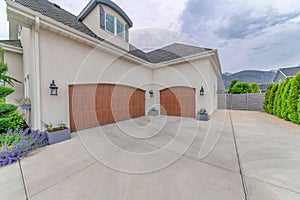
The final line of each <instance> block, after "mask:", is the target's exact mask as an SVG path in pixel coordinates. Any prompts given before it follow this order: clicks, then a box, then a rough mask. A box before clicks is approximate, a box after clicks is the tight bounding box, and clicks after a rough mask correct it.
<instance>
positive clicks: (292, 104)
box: [287, 73, 300, 123]
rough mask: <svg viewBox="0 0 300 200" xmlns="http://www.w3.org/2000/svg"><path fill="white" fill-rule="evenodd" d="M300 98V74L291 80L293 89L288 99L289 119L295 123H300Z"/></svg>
mask: <svg viewBox="0 0 300 200" xmlns="http://www.w3.org/2000/svg"><path fill="white" fill-rule="evenodd" d="M299 96H300V73H298V74H297V75H296V76H295V77H294V78H293V79H292V80H291V88H290V92H289V96H288V99H287V104H288V112H289V114H288V118H289V119H290V120H291V121H292V122H294V123H300V121H299V120H298V115H299V113H298V102H299Z"/></svg>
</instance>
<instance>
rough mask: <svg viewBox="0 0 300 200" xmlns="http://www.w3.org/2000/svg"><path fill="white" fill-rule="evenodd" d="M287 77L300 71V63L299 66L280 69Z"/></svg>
mask: <svg viewBox="0 0 300 200" xmlns="http://www.w3.org/2000/svg"><path fill="white" fill-rule="evenodd" d="M279 70H280V71H281V72H282V73H283V74H284V75H285V76H286V77H293V76H295V75H296V74H297V73H298V72H300V65H299V66H297V67H288V68H280V69H279Z"/></svg>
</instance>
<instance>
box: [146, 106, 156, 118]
mask: <svg viewBox="0 0 300 200" xmlns="http://www.w3.org/2000/svg"><path fill="white" fill-rule="evenodd" d="M157 115H158V110H156V108H154V107H153V108H151V109H150V110H149V112H148V116H157Z"/></svg>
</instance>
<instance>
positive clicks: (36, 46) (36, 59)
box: [34, 16, 41, 130]
mask: <svg viewBox="0 0 300 200" xmlns="http://www.w3.org/2000/svg"><path fill="white" fill-rule="evenodd" d="M39 31H40V18H39V17H37V16H36V17H35V26H34V63H35V65H34V76H35V86H34V88H35V91H34V93H35V95H34V100H35V112H34V115H35V117H34V126H35V127H34V128H36V129H39V130H41V75H40V42H39V40H40V38H39Z"/></svg>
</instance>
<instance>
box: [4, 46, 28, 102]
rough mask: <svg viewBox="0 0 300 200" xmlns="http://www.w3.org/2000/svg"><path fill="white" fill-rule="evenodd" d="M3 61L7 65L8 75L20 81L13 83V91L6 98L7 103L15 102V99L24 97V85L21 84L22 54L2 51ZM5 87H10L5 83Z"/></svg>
mask: <svg viewBox="0 0 300 200" xmlns="http://www.w3.org/2000/svg"><path fill="white" fill-rule="evenodd" d="M4 63H7V65H8V73H7V75H8V76H11V77H13V78H15V79H17V80H18V81H21V82H22V83H15V84H14V87H12V88H13V89H14V90H15V92H14V93H12V94H11V95H9V96H8V97H7V98H6V102H7V103H11V104H17V103H16V99H18V98H21V97H24V85H23V56H22V54H19V53H14V52H11V51H5V52H4ZM6 86H7V87H11V86H10V85H8V84H6Z"/></svg>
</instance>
